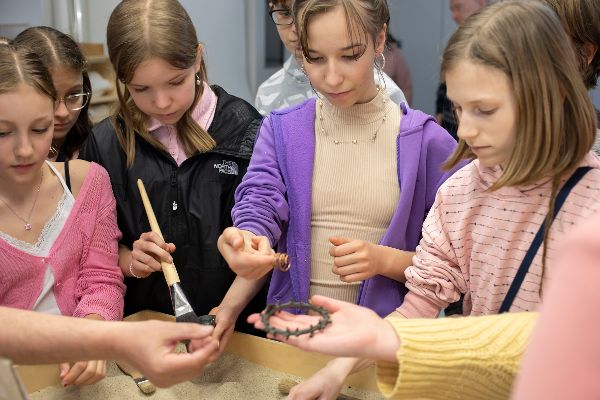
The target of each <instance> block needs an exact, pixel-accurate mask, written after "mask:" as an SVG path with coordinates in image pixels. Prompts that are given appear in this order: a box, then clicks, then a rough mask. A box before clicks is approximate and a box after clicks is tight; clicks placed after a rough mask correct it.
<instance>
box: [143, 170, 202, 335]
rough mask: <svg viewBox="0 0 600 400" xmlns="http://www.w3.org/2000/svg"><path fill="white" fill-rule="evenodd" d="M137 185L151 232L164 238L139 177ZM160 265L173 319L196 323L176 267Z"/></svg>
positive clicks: (196, 317)
mask: <svg viewBox="0 0 600 400" xmlns="http://www.w3.org/2000/svg"><path fill="white" fill-rule="evenodd" d="M137 185H138V189H139V190H140V195H141V196H142V202H143V203H144V208H145V209H146V215H147V216H148V221H149V222H150V228H151V229H152V232H154V233H156V234H157V235H158V236H160V238H161V239H163V240H164V238H163V235H162V233H161V231H160V227H159V226H158V222H157V221H156V216H155V215H154V210H152V204H150V199H148V194H147V193H146V188H145V187H144V183H143V182H142V180H141V179H138V180H137ZM160 265H161V266H162V271H163V274H164V275H165V280H166V281H167V285H169V290H170V292H171V302H172V303H173V310H174V311H175V321H176V322H192V323H196V324H197V323H198V316H197V315H196V313H195V312H194V309H193V308H192V306H191V305H190V302H189V301H188V299H187V298H186V297H185V294H184V293H183V289H182V288H181V284H180V281H179V274H177V269H176V268H175V265H174V264H169V263H166V262H164V261H161V262H160ZM184 343H185V344H186V346H187V344H188V343H189V341H184Z"/></svg>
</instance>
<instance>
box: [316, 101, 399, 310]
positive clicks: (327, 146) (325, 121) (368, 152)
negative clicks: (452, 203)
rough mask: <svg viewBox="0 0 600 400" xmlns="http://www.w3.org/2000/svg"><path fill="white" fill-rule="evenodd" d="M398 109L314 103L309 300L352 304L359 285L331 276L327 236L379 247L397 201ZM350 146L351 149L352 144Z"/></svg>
mask: <svg viewBox="0 0 600 400" xmlns="http://www.w3.org/2000/svg"><path fill="white" fill-rule="evenodd" d="M400 115H401V111H400V108H399V107H398V106H397V105H396V104H394V103H393V102H392V101H390V99H389V97H388V96H387V94H385V93H383V92H382V93H379V94H378V95H377V96H375V98H374V99H373V100H371V101H370V102H368V103H364V104H355V105H354V106H352V107H350V108H347V109H340V108H337V107H335V106H333V105H332V104H331V103H329V102H328V101H327V100H317V107H316V115H315V138H316V143H315V164H314V165H315V166H314V172H313V192H312V193H313V194H312V218H311V255H312V257H311V276H310V295H311V296H312V295H314V294H320V295H324V296H329V297H333V298H335V299H338V300H344V301H348V302H352V303H356V301H357V295H358V290H359V286H360V282H357V283H344V282H342V281H341V280H340V277H339V276H338V275H335V274H334V273H333V272H332V267H333V257H332V256H330V255H329V249H330V248H331V247H332V244H331V243H330V242H329V238H330V237H332V236H337V237H345V238H349V239H357V240H364V241H368V242H371V243H379V241H380V240H381V238H382V237H383V235H384V234H385V231H386V230H387V228H388V226H389V223H390V221H391V219H392V216H393V215H394V212H395V211H396V207H397V205H398V201H399V199H400V188H399V186H398V174H397V151H396V138H397V136H398V132H399V131H400V129H399V127H400ZM354 141H355V143H354Z"/></svg>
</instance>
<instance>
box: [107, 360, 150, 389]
mask: <svg viewBox="0 0 600 400" xmlns="http://www.w3.org/2000/svg"><path fill="white" fill-rule="evenodd" d="M115 362H116V364H117V367H119V369H120V370H121V371H123V372H124V373H126V374H127V375H129V376H131V378H133V382H135V384H136V385H137V387H138V389H140V390H141V391H142V393H144V394H152V393H154V392H156V387H155V386H154V385H153V384H152V382H150V381H149V380H148V379H147V378H146V377H145V376H144V375H143V374H142V373H141V372H139V371H138V370H137V369H135V368H134V367H133V366H132V365H131V364H129V363H128V362H126V361H123V360H120V361H115Z"/></svg>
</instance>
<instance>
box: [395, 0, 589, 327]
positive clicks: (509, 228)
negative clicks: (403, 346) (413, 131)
mask: <svg viewBox="0 0 600 400" xmlns="http://www.w3.org/2000/svg"><path fill="white" fill-rule="evenodd" d="M533 21H535V27H532V26H533V25H532V24H533ZM575 60H576V57H575V55H574V54H573V49H572V48H571V43H570V41H569V38H568V37H567V35H566V33H565V32H564V30H563V29H562V26H561V24H560V21H559V20H558V19H557V17H556V15H555V14H554V13H553V12H552V10H550V9H548V8H547V7H546V6H544V5H541V4H538V3H536V2H531V3H529V2H501V3H498V4H495V5H493V6H490V7H487V8H485V9H484V10H483V11H482V12H480V13H479V14H477V16H473V17H471V18H469V19H468V20H466V21H465V22H464V24H463V25H462V26H461V27H460V28H459V29H458V31H457V32H456V33H455V34H454V35H453V36H452V38H451V39H450V41H449V43H448V46H447V48H446V50H445V52H444V56H443V61H442V75H443V77H444V80H445V81H446V83H447V86H448V97H449V98H450V99H451V100H452V102H453V104H454V106H455V108H456V114H457V116H458V119H459V121H460V123H459V128H458V136H459V137H460V141H459V145H458V148H457V150H456V152H455V153H454V155H453V156H452V157H451V158H450V160H449V161H448V163H447V166H448V167H451V166H453V165H456V163H457V162H459V160H462V159H464V158H469V157H476V160H475V161H473V162H471V163H470V164H468V165H467V166H465V167H464V168H462V169H461V170H459V171H458V172H457V173H455V174H454V175H453V176H452V177H451V178H450V179H448V180H447V181H446V182H445V183H444V184H443V185H442V186H441V187H440V189H439V191H438V193H437V196H436V200H435V202H434V205H433V207H432V208H431V210H430V212H429V215H428V216H427V218H426V220H425V222H424V224H423V230H422V233H423V237H422V240H421V242H420V244H419V246H418V247H417V252H416V255H415V256H414V257H413V265H412V266H411V267H409V268H408V269H407V270H406V272H405V275H406V279H407V281H406V286H407V288H408V289H409V290H410V292H409V293H408V294H407V295H406V298H405V301H404V303H403V304H402V305H401V306H400V307H399V308H398V310H397V311H398V312H399V313H400V314H402V315H403V316H405V317H409V318H412V317H435V316H437V315H438V313H439V311H440V310H441V309H443V308H445V307H446V306H447V305H448V304H449V303H452V302H455V301H457V300H458V299H459V298H460V296H461V294H463V295H464V304H463V314H465V315H483V314H495V313H498V312H504V311H509V310H510V311H530V310H535V309H537V307H538V305H539V304H540V302H541V299H542V288H543V287H544V286H545V283H546V282H547V280H548V279H551V278H552V275H553V271H552V270H551V269H546V268H545V266H546V265H548V261H549V260H552V259H553V258H554V257H556V255H557V254H556V250H555V249H556V244H557V243H559V242H560V240H561V239H562V237H563V236H564V235H565V234H566V233H568V232H569V231H570V230H571V229H572V228H573V227H574V226H575V225H578V224H580V223H581V222H582V221H584V220H586V219H587V218H588V217H589V216H590V215H592V214H593V213H594V212H595V211H597V210H600V161H599V160H598V158H597V157H596V156H595V155H594V154H593V153H591V152H590V149H591V147H592V144H593V142H594V136H595V131H596V117H595V113H594V108H593V106H592V104H591V102H590V100H589V97H588V94H587V91H586V88H585V86H584V85H583V82H582V80H581V76H580V74H579V73H578V68H577V65H576V62H575ZM581 167H584V168H581ZM575 176H578V177H579V178H580V179H581V180H580V181H578V183H577V182H576V181H570V180H571V179H574V177H575ZM569 181H570V182H569ZM567 182H569V183H567ZM566 187H572V190H571V192H570V194H569V193H568V192H563V193H562V194H561V191H562V189H563V188H566ZM561 196H565V199H566V200H565V201H564V204H563V205H562V208H561V207H560V203H561V201H560V198H561ZM553 212H557V214H556V216H555V218H554V219H553V218H552V213H553ZM536 235H537V238H536ZM534 238H536V239H534ZM533 243H538V244H539V247H538V248H536V247H535V246H534V245H533ZM527 264H529V265H527ZM527 267H528V269H527ZM518 271H519V272H518ZM519 278H523V279H522V281H520V280H519Z"/></svg>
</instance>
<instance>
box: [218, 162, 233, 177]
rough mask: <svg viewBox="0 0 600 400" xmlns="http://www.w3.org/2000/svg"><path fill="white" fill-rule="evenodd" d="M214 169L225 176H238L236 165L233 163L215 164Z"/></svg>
mask: <svg viewBox="0 0 600 400" xmlns="http://www.w3.org/2000/svg"><path fill="white" fill-rule="evenodd" d="M214 168H215V169H216V170H219V173H221V174H227V175H237V174H238V165H237V164H236V163H235V162H234V161H226V160H223V162H222V163H220V164H215V165H214Z"/></svg>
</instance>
